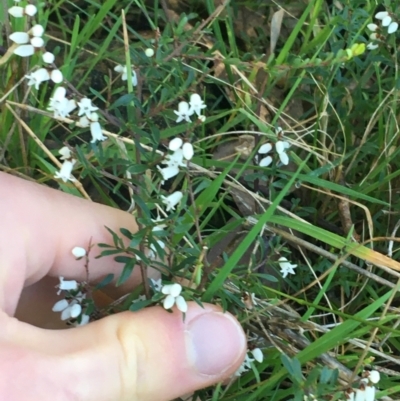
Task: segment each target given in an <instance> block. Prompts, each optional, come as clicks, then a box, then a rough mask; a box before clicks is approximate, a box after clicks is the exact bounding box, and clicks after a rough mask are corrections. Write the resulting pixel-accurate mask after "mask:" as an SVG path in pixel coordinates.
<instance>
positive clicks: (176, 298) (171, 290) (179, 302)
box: [161, 283, 188, 313]
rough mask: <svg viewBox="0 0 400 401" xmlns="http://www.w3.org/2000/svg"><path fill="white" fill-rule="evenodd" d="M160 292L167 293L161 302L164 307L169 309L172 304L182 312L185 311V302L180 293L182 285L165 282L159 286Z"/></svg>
mask: <svg viewBox="0 0 400 401" xmlns="http://www.w3.org/2000/svg"><path fill="white" fill-rule="evenodd" d="M161 292H162V293H163V294H165V295H167V296H166V297H165V299H164V302H163V307H164V309H171V308H172V307H173V306H174V305H176V307H177V308H178V309H179V310H180V311H181V312H183V313H186V312H187V309H188V307H187V303H186V301H185V298H183V296H182V295H180V294H181V292H182V286H181V285H180V284H178V283H175V284H167V285H164V286H163V287H162V288H161Z"/></svg>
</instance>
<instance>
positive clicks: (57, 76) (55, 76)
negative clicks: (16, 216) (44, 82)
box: [50, 70, 64, 84]
mask: <svg viewBox="0 0 400 401" xmlns="http://www.w3.org/2000/svg"><path fill="white" fill-rule="evenodd" d="M50 78H51V80H52V81H53V82H54V83H55V84H59V83H61V82H62V81H63V79H64V78H63V74H62V72H61V71H60V70H53V71H52V72H51V73H50Z"/></svg>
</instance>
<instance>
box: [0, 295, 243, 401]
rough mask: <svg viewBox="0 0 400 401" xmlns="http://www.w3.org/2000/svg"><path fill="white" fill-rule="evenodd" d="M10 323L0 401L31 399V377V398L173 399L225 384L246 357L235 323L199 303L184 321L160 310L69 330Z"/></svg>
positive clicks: (1, 355) (2, 353)
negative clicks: (23, 384) (221, 383)
mask: <svg viewBox="0 0 400 401" xmlns="http://www.w3.org/2000/svg"><path fill="white" fill-rule="evenodd" d="M8 319H9V323H8V324H6V325H5V326H3V327H5V328H6V329H5V330H4V331H3V334H2V337H3V338H2V340H3V341H2V342H0V343H2V344H3V346H2V347H0V359H1V360H2V361H5V363H3V362H2V365H1V367H0V369H3V370H4V371H0V377H1V379H0V399H6V398H5V397H4V394H7V399H16V400H17V399H24V394H26V393H25V391H26V390H27V389H26V388H25V389H24V388H23V386H22V388H21V383H24V382H25V381H24V380H25V379H26V378H25V377H24V375H26V372H29V380H27V383H29V394H30V395H31V399H32V400H39V399H40V400H41V401H53V400H69V399H77V400H78V399H79V400H85V401H92V400H93V401H95V400H96V401H128V400H129V401H134V400H137V401H153V400H154V401H162V400H170V399H173V398H176V397H178V396H182V395H184V394H188V393H190V392H192V391H194V390H196V389H199V388H202V387H205V386H208V385H211V384H213V383H215V382H218V381H222V380H224V379H226V378H227V377H229V376H230V375H232V374H233V373H234V372H235V371H236V370H237V369H238V367H239V365H240V363H241V361H242V360H243V358H244V355H245V352H246V340H245V335H244V333H243V330H242V328H241V326H240V325H239V323H238V322H237V321H236V319H234V318H233V317H232V316H231V315H230V314H228V313H222V312H220V310H219V309H218V308H216V307H214V306H210V305H205V308H204V309H202V308H201V307H200V306H198V305H197V304H195V303H193V302H191V303H189V309H188V312H187V314H186V319H185V321H183V319H182V314H181V313H180V312H178V311H177V310H174V312H173V313H168V312H166V311H165V310H164V309H162V308H161V307H153V308H147V309H145V310H142V311H140V312H137V313H130V312H124V313H120V314H117V315H113V316H109V317H107V318H105V319H102V320H99V321H96V322H93V323H91V324H89V325H87V326H83V327H80V328H77V329H74V330H63V331H47V330H43V329H38V328H35V327H32V326H29V325H26V324H25V323H21V322H18V321H16V320H12V321H10V320H11V318H8ZM0 336H1V335H0ZM28 338H29V340H28ZM4 344H5V345H4ZM27 385H28V384H27ZM2 396H3V397H2Z"/></svg>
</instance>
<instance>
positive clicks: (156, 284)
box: [150, 278, 162, 291]
mask: <svg viewBox="0 0 400 401" xmlns="http://www.w3.org/2000/svg"><path fill="white" fill-rule="evenodd" d="M150 280H151V282H152V283H153V286H154V289H155V290H156V291H161V288H162V280H161V279H160V278H159V279H158V280H154V279H153V278H151V279H150Z"/></svg>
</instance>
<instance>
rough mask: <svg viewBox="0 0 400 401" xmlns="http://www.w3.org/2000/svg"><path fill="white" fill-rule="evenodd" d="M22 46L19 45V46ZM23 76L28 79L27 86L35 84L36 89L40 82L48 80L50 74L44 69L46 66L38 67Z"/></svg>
mask: <svg viewBox="0 0 400 401" xmlns="http://www.w3.org/2000/svg"><path fill="white" fill-rule="evenodd" d="M21 47H23V46H19V47H18V49H19V48H21ZM25 78H27V79H28V85H29V86H33V85H34V86H35V88H36V89H39V86H40V84H41V83H42V82H45V81H48V80H49V79H50V74H49V72H48V71H47V70H46V68H39V69H38V70H36V71H34V72H32V73H31V74H30V75H25Z"/></svg>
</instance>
